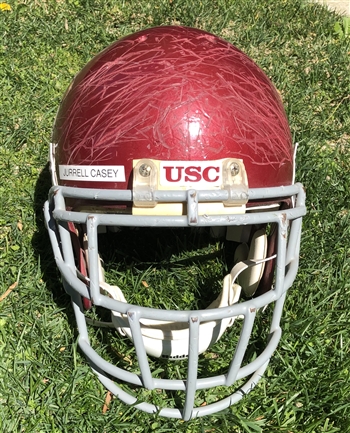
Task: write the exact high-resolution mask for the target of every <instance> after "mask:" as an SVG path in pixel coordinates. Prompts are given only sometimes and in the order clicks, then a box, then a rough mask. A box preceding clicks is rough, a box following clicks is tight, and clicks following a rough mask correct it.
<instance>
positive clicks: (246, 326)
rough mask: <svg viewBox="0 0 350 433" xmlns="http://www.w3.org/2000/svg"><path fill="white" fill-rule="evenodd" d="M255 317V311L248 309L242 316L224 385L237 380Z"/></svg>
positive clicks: (229, 384)
mask: <svg viewBox="0 0 350 433" xmlns="http://www.w3.org/2000/svg"><path fill="white" fill-rule="evenodd" d="M255 316H256V310H255V309H249V310H248V312H247V314H245V316H244V323H243V327H242V331H241V335H240V337H239V341H238V344H237V347H236V350H235V354H234V357H233V359H232V361H231V364H230V367H229V369H228V373H227V378H226V385H227V386H231V385H232V384H233V383H234V382H235V381H236V379H237V374H238V371H239V369H240V368H241V365H242V361H243V357H244V355H245V352H246V349H247V345H248V342H249V339H250V335H251V333H252V329H253V325H254V320H255Z"/></svg>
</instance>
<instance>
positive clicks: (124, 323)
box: [101, 274, 241, 359]
mask: <svg viewBox="0 0 350 433" xmlns="http://www.w3.org/2000/svg"><path fill="white" fill-rule="evenodd" d="M101 289H103V290H105V291H106V292H107V293H109V294H110V296H111V297H112V298H113V299H116V300H118V301H121V302H126V300H125V297H124V295H123V293H122V291H121V290H120V288H119V287H117V286H110V285H109V284H107V283H105V282H103V283H101ZM240 293H241V287H240V286H239V285H238V284H234V283H233V282H232V275H231V274H228V275H226V277H225V278H224V283H223V290H222V292H221V293H220V295H219V296H218V297H217V298H216V299H215V301H213V302H212V303H211V304H210V305H209V306H208V307H207V309H216V308H222V307H227V306H229V305H232V304H234V303H235V302H237V301H238V300H239V296H240ZM234 319H235V318H234V317H229V318H226V319H223V320H215V321H210V322H203V323H201V324H200V327H199V353H203V352H204V351H205V350H207V349H208V348H209V347H210V346H211V345H212V344H214V343H215V342H216V341H217V340H218V339H219V338H220V337H221V336H222V334H223V333H224V331H225V329H226V328H227V327H228V326H231V325H232V323H233V322H234ZM112 321H113V323H114V326H115V327H116V328H117V330H118V331H119V332H120V333H121V334H123V335H126V336H128V337H129V338H130V339H131V340H132V339H133V338H132V333H131V330H130V327H129V322H128V319H127V317H126V316H125V315H122V314H120V313H118V312H117V311H112ZM140 322H141V333H142V336H143V341H144V344H145V349H146V352H147V353H148V354H149V355H151V356H154V357H157V358H159V357H165V358H172V359H180V358H186V357H187V356H188V347H189V324H188V323H187V322H165V321H160V320H150V319H141V321H140Z"/></svg>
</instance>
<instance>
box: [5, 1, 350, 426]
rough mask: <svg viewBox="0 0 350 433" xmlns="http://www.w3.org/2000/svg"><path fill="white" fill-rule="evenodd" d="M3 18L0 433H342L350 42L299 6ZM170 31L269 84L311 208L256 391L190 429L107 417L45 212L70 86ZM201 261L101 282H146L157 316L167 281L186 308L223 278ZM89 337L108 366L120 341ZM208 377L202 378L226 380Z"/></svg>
mask: <svg viewBox="0 0 350 433" xmlns="http://www.w3.org/2000/svg"><path fill="white" fill-rule="evenodd" d="M9 3H10V6H11V8H12V10H11V11H0V34H1V38H0V89H1V90H0V107H1V114H0V119H1V120H0V176H1V182H0V202H1V207H0V296H1V295H2V294H5V293H7V296H6V297H4V298H3V299H2V298H1V301H0V431H2V432H4V433H7V432H26V433H27V432H35V433H39V432H73V431H74V432H106V433H110V432H117V431H118V432H152V431H156V432H173V431H184V432H208V433H209V432H214V431H215V432H216V431H217V432H236V433H238V432H239V433H243V432H245V433H248V432H251V433H253V432H254V433H255V432H286V433H305V432H306V433H319V432H327V433H333V432H342V433H344V432H345V433H346V432H350V415H349V413H350V403H349V401H350V377H349V375H350V339H349V329H350V296H349V294H350V214H349V201H350V200H349V199H350V193H349V191H350V164H349V158H350V133H349V131H350V69H349V60H348V59H349V54H350V39H349V38H347V37H345V36H344V35H343V37H342V36H341V35H340V34H339V32H337V31H335V29H337V28H338V27H335V25H336V23H337V22H338V23H339V22H340V23H341V22H342V21H341V19H340V17H338V16H337V15H335V14H334V13H333V12H329V11H328V10H326V9H324V8H322V7H321V6H319V5H317V4H313V3H308V2H304V1H301V0H294V1H293V2H291V1H287V0H275V1H273V2H272V1H269V0H259V1H258V0H250V1H246V0H245V1H243V0H236V1H229V0H202V1H201V2H190V1H189V0H172V1H170V0H157V1H156V0H148V1H145V0H139V1H138V2H126V1H122V0H115V1H112V0H107V1H105V0H104V1H102V0H96V1H88V0H85V1H84V0H69V1H66V2H62V1H53V0H46V1H34V0H23V1H22V2H18V1H9ZM170 23H176V24H183V25H190V26H196V27H199V28H202V29H205V30H208V31H211V32H213V33H216V34H218V35H219V36H222V37H224V38H226V39H227V40H229V41H230V42H233V43H234V44H235V45H237V46H238V47H239V48H241V49H242V50H244V51H245V52H246V53H247V54H249V55H250V56H251V57H253V58H254V60H255V61H257V63H258V64H259V65H260V66H261V67H262V68H263V69H264V70H265V71H266V72H267V74H268V75H269V76H270V77H271V79H272V80H273V81H274V83H275V84H276V86H277V88H278V89H279V91H280V92H281V95H282V98H283V101H284V103H285V107H286V110H287V113H288V116H289V120H290V125H291V128H292V133H293V136H294V140H295V141H298V142H299V143H300V145H299V151H298V157H297V179H298V180H299V181H301V182H303V183H304V185H305V186H306V190H307V205H308V215H307V216H306V217H305V223H304V229H303V238H302V251H301V260H300V270H299V273H298V277H297V280H296V282H295V284H294V286H293V288H292V289H291V290H290V292H289V294H288V297H287V301H286V306H285V311H284V316H283V324H282V325H283V329H284V334H283V336H282V341H281V343H280V345H279V347H278V349H277V351H276V353H275V355H274V357H273V358H272V360H271V363H270V365H269V367H268V370H267V372H266V374H265V378H264V379H263V380H262V381H261V382H260V385H259V386H258V387H257V388H256V389H255V390H254V391H253V392H252V393H250V394H248V395H247V396H246V397H245V398H244V399H243V400H242V401H241V402H239V403H238V404H237V405H235V406H233V407H231V408H230V409H227V410H225V411H224V412H222V413H219V414H216V415H213V416H210V417H206V418H204V419H197V420H193V421H190V422H188V423H184V422H181V421H174V420H167V419H161V418H157V417H156V416H150V415H145V414H143V413H141V412H137V411H135V409H133V408H130V407H128V406H125V405H124V404H122V403H120V402H119V401H118V400H117V399H112V402H111V404H110V406H109V410H108V411H107V412H106V413H103V410H102V408H103V404H104V401H105V397H106V391H105V389H104V388H103V386H102V385H101V384H100V383H99V382H98V380H97V379H96V377H95V376H94V374H93V373H92V372H91V370H90V368H89V367H88V365H87V363H86V361H85V359H84V357H83V356H82V355H81V353H80V352H79V350H78V349H77V345H76V338H77V334H76V330H75V322H74V319H73V313H72V309H71V306H70V302H69V298H68V296H67V295H66V294H65V293H64V291H63V289H62V287H61V284H60V282H59V276H58V272H57V271H56V269H55V266H54V261H53V257H52V254H51V250H50V246H49V240H48V237H47V235H46V232H45V228H44V226H43V217H42V212H41V209H42V205H43V202H44V200H45V198H46V195H47V191H48V188H49V183H50V180H49V177H48V173H47V169H45V166H46V162H47V155H48V142H49V139H50V133H51V127H52V124H53V120H54V116H55V112H56V109H57V107H58V104H59V101H60V98H61V97H62V95H63V92H64V90H65V88H66V87H67V86H68V84H69V82H70V81H71V79H72V78H73V76H74V74H75V73H76V72H77V71H79V69H80V68H81V67H82V66H83V65H84V64H85V63H86V62H87V61H88V60H89V59H90V58H91V57H92V56H93V55H94V54H96V53H97V52H99V51H100V50H101V49H103V48H104V47H106V46H107V45H109V44H110V43H111V42H113V41H114V40H116V39H118V38H120V37H122V36H124V35H126V34H128V33H130V32H133V31H136V30H139V29H141V28H144V27H149V26H153V25H162V24H170ZM183 241H184V240H183ZM187 241H188V242H189V240H186V242H187ZM164 248H165V246H164V245H163V251H162V254H161V255H162V257H164V255H167V254H168V252H167V251H166V250H165V249H164ZM203 248H204V252H205V253H206V254H208V253H209V254H211V256H210V262H209V263H210V266H206V265H205V263H204V262H203V263H202V261H200V260H198V262H197V261H196V260H195V261H193V263H192V265H191V268H190V270H191V272H192V274H191V272H187V271H186V270H185V269H184V268H183V266H182V264H181V263H178V261H179V260H184V259H186V257H176V260H175V263H172V264H171V266H170V268H169V269H168V270H167V271H169V272H167V273H163V272H162V271H161V270H160V269H156V271H151V270H150V264H147V263H146V264H143V265H139V266H136V273H134V274H133V276H131V275H130V263H128V262H127V261H125V262H123V261H122V263H121V267H120V268H119V269H110V273H111V274H113V275H114V278H115V279H116V280H117V281H120V280H121V281H123V279H125V278H126V277H125V275H126V276H130V278H133V281H132V283H133V284H134V285H135V287H138V288H140V283H141V284H142V281H146V282H147V284H148V285H149V286H150V288H151V289H152V288H153V287H159V290H160V295H163V296H159V298H162V299H163V301H162V302H168V299H167V293H168V290H169V287H171V284H173V280H174V278H175V276H177V277H178V278H179V281H180V277H183V278H187V279H188V282H189V281H191V283H189V284H192V283H193V291H192V292H188V293H187V292H186V293H184V295H183V297H179V299H176V303H177V305H180V304H181V302H185V303H186V302H188V303H191V302H195V299H197V298H198V296H197V293H196V292H195V291H196V290H199V289H198V287H197V286H195V284H194V280H196V281H199V287H201V286H200V285H201V281H205V280H206V279H208V278H212V279H213V280H215V279H217V276H218V275H219V274H220V272H221V270H220V269H221V268H220V266H221V265H220V261H219V259H218V257H217V256H216V254H217V251H218V249H219V246H217V245H215V244H213V245H211V246H204V247H203ZM152 251H153V248H152ZM158 259H159V257H158V258H157V257H155V258H154V260H158ZM148 261H152V260H148ZM133 263H134V264H135V263H136V262H135V260H134V262H133ZM169 273H170V275H172V276H174V278H172V279H169V280H167V278H169V277H167V275H169ZM193 277H194V278H193ZM130 284H131V283H130ZM169 285H170V286H169ZM9 288H10V290H8V289H9ZM150 293H153V294H154V295H153V296H154V298H156V297H157V296H158V292H157V293H155V292H151V291H150ZM133 294H134V292H133ZM134 296H137V293H135V294H134ZM153 300H154V299H153ZM169 302H170V301H169ZM263 325H264V323H261V329H263ZM93 337H94V338H96V340H97V339H99V341H101V342H102V348H101V350H102V352H103V353H104V354H105V356H107V357H111V358H113V357H115V353H114V354H113V353H112V352H113V344H114V342H113V338H112V340H110V339H108V338H107V334H106V333H105V331H103V330H102V331H101V330H97V331H96V332H95V334H94V336H93ZM255 337H256V340H257V341H258V340H259V335H256V336H255ZM223 342H225V340H223ZM111 343H112V352H111V350H110V344H111ZM123 344H124V343H123ZM257 344H258V343H257ZM124 346H125V350H126V351H127V350H128V348H129V346H128V344H127V342H125V344H124ZM227 350H230V346H229V345H228V346H227ZM126 356H127V353H126ZM206 361H207V362H206V363H205V365H204V367H205V368H209V369H210V368H220V365H217V363H215V359H214V362H212V361H213V360H211V359H206ZM123 362H129V361H128V358H126V359H124V360H123ZM204 367H203V368H204ZM162 368H165V366H162ZM178 368H181V363H180V364H179V367H178ZM220 392H223V391H221V390H219V393H220ZM199 398H200V396H199Z"/></svg>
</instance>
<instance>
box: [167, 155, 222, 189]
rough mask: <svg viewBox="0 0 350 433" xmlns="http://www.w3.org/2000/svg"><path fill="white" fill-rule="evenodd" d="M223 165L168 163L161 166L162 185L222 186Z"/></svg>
mask: <svg viewBox="0 0 350 433" xmlns="http://www.w3.org/2000/svg"><path fill="white" fill-rule="evenodd" d="M221 172H222V164H220V163H219V162H218V161H208V162H206V161H199V162H197V161H189V162H188V161H167V162H161V164H160V183H161V185H175V184H176V185H177V186H182V185H183V186H188V185H191V184H194V185H200V184H207V185H208V184H210V185H211V186H219V185H221V177H222V176H221Z"/></svg>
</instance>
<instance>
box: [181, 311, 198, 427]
mask: <svg viewBox="0 0 350 433" xmlns="http://www.w3.org/2000/svg"><path fill="white" fill-rule="evenodd" d="M199 325H200V320H199V318H198V317H197V316H195V315H192V316H190V320H189V327H190V330H189V332H190V335H189V347H188V364H187V366H188V367H187V381H186V400H185V406H184V412H183V419H184V420H185V421H188V420H189V419H190V418H191V415H192V410H193V408H194V399H195V394H196V388H197V376H198V352H199Z"/></svg>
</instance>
